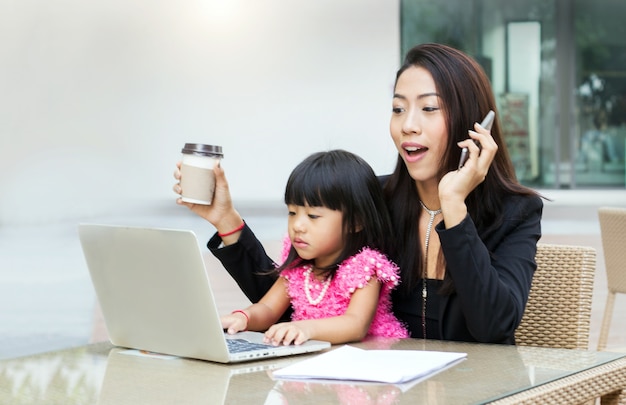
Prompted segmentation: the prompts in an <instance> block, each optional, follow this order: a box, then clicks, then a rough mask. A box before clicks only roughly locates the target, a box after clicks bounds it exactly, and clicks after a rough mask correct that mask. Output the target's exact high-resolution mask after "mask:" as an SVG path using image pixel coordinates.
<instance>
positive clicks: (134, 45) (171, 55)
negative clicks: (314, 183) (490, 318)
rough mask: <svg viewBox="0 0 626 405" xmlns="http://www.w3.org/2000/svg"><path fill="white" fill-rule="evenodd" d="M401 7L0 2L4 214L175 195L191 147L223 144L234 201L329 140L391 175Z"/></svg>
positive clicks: (362, 2)
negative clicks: (183, 152) (178, 171)
mask: <svg viewBox="0 0 626 405" xmlns="http://www.w3.org/2000/svg"><path fill="white" fill-rule="evenodd" d="M398 3H399V2H398V1H397V0H394V1H390V0H340V1H337V0H315V1H297V0H228V1H225V0H224V1H223V0H196V1H181V2H173V1H155V0H106V1H105V0H95V1H80V0H57V1H44V0H20V1H11V0H0V136H1V138H0V140H1V143H0V224H3V225H6V224H23V223H28V224H36V223H44V222H54V221H60V220H72V219H75V218H84V217H89V216H96V215H98V216H100V215H107V214H109V213H111V214H117V213H124V212H129V211H132V210H137V209H140V208H141V209H149V208H151V207H160V206H165V205H168V204H174V199H175V195H174V193H173V192H172V191H171V187H172V185H173V184H174V179H173V177H172V172H173V170H174V164H175V162H176V161H177V160H178V159H179V158H180V149H181V147H182V146H183V144H184V143H185V142H204V143H214V144H219V145H222V146H223V147H224V152H225V160H224V161H223V166H224V167H225V169H226V173H227V176H228V178H229V180H230V183H231V191H232V194H233V198H234V199H235V201H236V202H242V201H259V202H270V203H274V202H277V203H280V201H281V198H282V193H283V189H284V184H285V181H286V178H287V176H288V174H289V172H290V170H291V169H292V168H293V167H294V166H295V165H296V164H297V163H298V162H299V161H300V160H301V159H302V158H304V157H305V156H306V155H308V154H309V153H311V152H314V151H317V150H322V149H329V148H345V149H348V150H351V151H354V152H356V153H358V154H360V155H361V156H362V157H364V158H365V159H366V160H368V161H369V162H370V163H371V164H372V166H373V167H374V170H375V171H376V172H377V173H380V174H382V173H387V172H389V171H391V170H392V168H393V165H394V163H395V151H394V148H393V145H392V142H391V141H390V139H389V135H388V119H389V114H390V109H391V92H392V86H393V79H394V74H395V70H396V69H397V67H398V63H399V60H400V55H399V43H400V42H399V12H398V8H399V5H398Z"/></svg>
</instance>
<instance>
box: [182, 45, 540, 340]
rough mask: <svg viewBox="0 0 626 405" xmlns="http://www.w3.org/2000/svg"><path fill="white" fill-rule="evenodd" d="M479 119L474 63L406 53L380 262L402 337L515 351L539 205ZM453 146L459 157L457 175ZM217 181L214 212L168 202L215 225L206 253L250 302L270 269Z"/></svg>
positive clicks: (482, 94) (480, 74) (484, 94)
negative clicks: (392, 266)
mask: <svg viewBox="0 0 626 405" xmlns="http://www.w3.org/2000/svg"><path fill="white" fill-rule="evenodd" d="M489 110H494V111H496V105H495V100H494V96H493V92H492V90H491V86H490V83H489V80H488V78H487V77H486V75H485V73H484V71H483V70H482V69H481V68H480V66H479V65H478V64H477V63H476V62H475V61H474V60H473V59H471V58H470V57H468V56H467V55H465V54H464V53H462V52H460V51H458V50H455V49H453V48H450V47H448V46H445V45H440V44H423V45H418V46H416V47H414V48H413V49H411V50H410V51H409V52H408V54H407V56H406V58H405V61H404V63H403V65H402V67H401V68H400V69H399V71H398V73H397V76H396V83H395V87H394V96H393V109H392V116H391V123H390V132H391V138H392V140H393V142H394V144H395V145H396V148H397V150H398V162H397V165H396V168H395V170H394V172H393V173H392V174H391V175H390V176H387V177H384V178H381V181H382V182H383V186H384V191H385V199H386V202H387V205H388V208H389V212H390V215H391V218H392V224H393V226H394V234H393V235H391V236H390V238H392V242H393V246H395V248H393V249H392V251H391V252H388V253H389V255H390V257H391V259H392V260H394V261H395V262H396V263H397V264H398V265H399V267H400V271H401V273H400V277H401V283H400V286H399V288H398V289H396V290H394V293H393V311H394V313H395V315H396V316H397V317H398V318H399V319H400V320H401V321H403V322H404V323H406V324H407V325H408V328H409V331H410V333H411V336H412V337H418V338H429V339H444V340H459V341H468V342H489V343H508V344H513V343H515V337H514V334H515V329H516V328H517V326H518V325H519V323H520V321H521V318H522V315H523V313H524V308H525V306H526V302H527V300H528V294H529V291H530V285H531V281H532V276H533V273H534V271H535V268H536V264H535V261H534V258H535V253H536V246H537V241H538V240H539V238H540V236H541V214H542V208H543V203H542V200H541V198H540V197H539V196H538V195H537V193H535V192H534V191H532V190H530V189H528V188H525V187H523V186H521V185H520V184H519V183H518V182H517V180H516V177H515V172H514V169H513V165H512V163H511V160H510V158H509V155H508V153H507V151H506V146H505V144H504V141H503V139H502V133H501V129H500V125H499V122H498V119H496V120H495V122H494V125H493V128H492V130H491V132H489V131H488V130H486V129H484V128H482V127H481V126H480V125H479V124H477V122H479V121H480V120H481V119H482V118H483V116H484V115H485V114H486V113H487V112H488V111H489ZM472 124H473V131H472V130H470V131H468V128H471V127H472ZM468 136H469V138H468ZM462 148H468V151H469V159H468V160H467V162H466V163H465V164H464V166H463V167H461V168H460V169H459V168H458V167H459V158H460V155H461V149H462ZM216 175H217V180H216V181H217V189H216V202H215V203H214V205H212V206H199V205H193V204H188V203H183V202H182V201H181V200H180V199H179V200H178V203H179V204H182V205H186V206H188V207H189V208H190V209H191V210H192V211H194V212H195V213H196V214H198V215H200V216H202V217H204V218H205V219H207V220H208V221H209V222H211V223H212V224H213V225H214V226H215V227H216V228H217V230H218V233H217V234H216V235H215V236H214V237H213V238H211V240H210V241H209V243H208V247H209V249H211V251H212V252H213V254H214V255H215V256H216V257H217V258H218V259H220V260H221V262H222V264H223V265H224V267H225V268H226V269H227V270H228V272H229V273H230V274H231V276H232V277H233V278H234V279H235V280H236V281H237V283H238V284H239V286H240V287H241V288H242V290H243V291H244V293H245V294H246V295H247V296H248V298H249V299H250V300H252V301H253V302H256V301H258V300H259V299H260V298H261V297H262V296H263V294H264V293H265V292H266V291H267V290H268V289H269V287H270V286H271V284H272V282H273V280H272V279H271V278H270V277H268V276H266V275H263V274H266V273H267V272H266V270H267V269H268V268H271V267H272V266H273V265H274V264H273V262H272V260H271V259H270V258H268V257H267V255H266V254H265V251H264V249H263V247H262V246H261V244H260V242H259V241H258V240H257V239H256V237H255V236H254V234H253V233H252V231H251V230H250V229H249V228H248V227H247V226H245V223H244V222H243V220H242V218H241V217H240V216H239V214H238V213H237V211H236V210H235V208H234V207H233V205H232V201H231V200H230V194H229V192H228V184H227V182H226V179H225V177H224V173H223V171H222V170H221V169H220V168H216ZM175 177H176V178H180V172H179V171H178V170H177V171H176V173H175ZM174 190H175V191H176V192H177V193H180V187H179V186H178V185H175V186H174ZM233 230H234V232H233ZM222 244H223V247H222Z"/></svg>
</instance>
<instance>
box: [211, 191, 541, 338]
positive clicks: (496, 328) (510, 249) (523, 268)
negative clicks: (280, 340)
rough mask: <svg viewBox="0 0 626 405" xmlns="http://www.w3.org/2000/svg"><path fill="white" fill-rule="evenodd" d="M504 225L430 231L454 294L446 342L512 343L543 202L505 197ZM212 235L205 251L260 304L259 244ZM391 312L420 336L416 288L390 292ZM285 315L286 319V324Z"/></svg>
mask: <svg viewBox="0 0 626 405" xmlns="http://www.w3.org/2000/svg"><path fill="white" fill-rule="evenodd" d="M503 203H504V209H503V222H502V225H501V226H500V227H499V228H497V229H495V230H492V231H489V232H486V233H484V234H479V233H478V231H477V230H476V227H475V226H474V223H473V221H472V219H471V218H470V217H469V215H468V216H467V217H466V218H465V219H464V220H463V221H462V222H461V223H460V224H458V225H457V226H455V227H453V228H450V229H445V228H444V227H443V223H441V222H440V223H439V224H438V225H437V226H436V227H435V229H436V231H437V233H438V235H439V239H440V240H441V248H442V250H443V254H444V257H445V259H446V277H450V278H451V279H452V281H453V283H454V293H452V294H450V295H447V296H444V297H443V298H442V301H441V305H440V312H439V319H440V322H439V328H440V331H439V332H440V336H441V337H442V339H444V340H458V341H465V342H487V343H508V344H514V343H515V336H514V334H515V329H516V328H517V327H518V326H519V323H520V322H521V319H522V315H523V314H524V309H525V306H526V302H527V300H528V294H529V292H530V285H531V281H532V277H533V274H534V271H535V269H536V267H537V266H536V263H535V253H536V251H537V241H538V240H539V238H540V237H541V215H542V210H543V202H542V200H541V199H540V198H539V197H536V196H510V197H506V198H505V201H504V202H503ZM220 244H221V238H220V237H219V236H217V234H215V235H214V236H213V237H212V238H211V240H209V242H208V244H207V247H208V248H209V249H210V250H211V252H212V253H213V255H215V257H217V258H218V259H219V260H220V261H221V262H222V264H223V266H224V267H225V268H226V270H227V271H228V273H230V275H231V276H232V277H233V279H234V280H235V281H236V282H237V284H238V285H239V287H240V288H241V289H242V291H243V292H244V294H245V295H246V296H247V297H248V299H250V301H252V302H258V301H259V300H260V299H261V298H262V297H263V295H264V294H265V292H266V291H267V290H269V288H270V287H271V285H272V284H273V282H274V278H273V277H270V276H268V275H266V274H262V273H263V272H267V270H268V269H272V268H274V266H275V265H274V262H273V261H272V259H270V258H269V257H268V256H267V254H266V253H265V249H264V248H263V246H262V245H261V242H260V241H259V240H258V239H257V238H256V236H255V235H254V233H253V232H252V230H251V229H250V228H249V227H248V226H247V225H246V226H245V227H244V229H243V230H242V233H241V236H240V237H239V241H238V242H237V243H235V244H232V245H229V246H225V247H222V248H220V247H219V246H220ZM392 294H393V295H392V299H393V311H394V313H395V314H396V316H397V317H398V318H399V319H400V320H402V321H403V322H405V323H406V324H407V326H408V327H409V330H410V331H418V330H420V331H421V291H418V288H416V289H415V290H414V291H412V292H411V294H409V295H408V296H400V294H399V293H398V290H397V289H396V290H394V292H393V293H392ZM288 316H289V313H287V314H286V315H285V316H284V317H283V318H284V320H288V319H289V317H288Z"/></svg>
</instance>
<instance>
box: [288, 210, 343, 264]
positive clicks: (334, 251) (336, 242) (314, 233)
mask: <svg viewBox="0 0 626 405" xmlns="http://www.w3.org/2000/svg"><path fill="white" fill-rule="evenodd" d="M287 209H288V210H289V219H288V221H287V222H288V228H289V238H290V239H291V244H292V245H293V247H294V248H295V249H296V252H298V255H299V256H300V257H301V258H303V259H305V260H314V263H315V266H316V267H326V266H329V265H331V264H333V263H334V262H335V260H336V259H337V257H339V254H340V253H341V250H342V249H343V232H342V226H343V221H342V220H343V214H342V213H341V211H335V210H331V209H329V208H325V207H311V206H309V205H305V206H302V205H293V204H289V205H287Z"/></svg>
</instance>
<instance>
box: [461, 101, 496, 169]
mask: <svg viewBox="0 0 626 405" xmlns="http://www.w3.org/2000/svg"><path fill="white" fill-rule="evenodd" d="M495 117H496V113H494V112H493V110H489V112H488V113H487V115H486V116H485V118H483V120H482V122H481V123H480V126H481V127H483V128H485V129H486V130H487V131H491V127H492V126H493V120H494V118H495ZM474 142H475V143H476V146H478V147H479V148H480V143H478V142H476V141H474ZM467 159H469V149H468V148H463V149H462V150H461V159H459V169H460V168H462V167H463V166H464V165H465V163H466V162H467Z"/></svg>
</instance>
